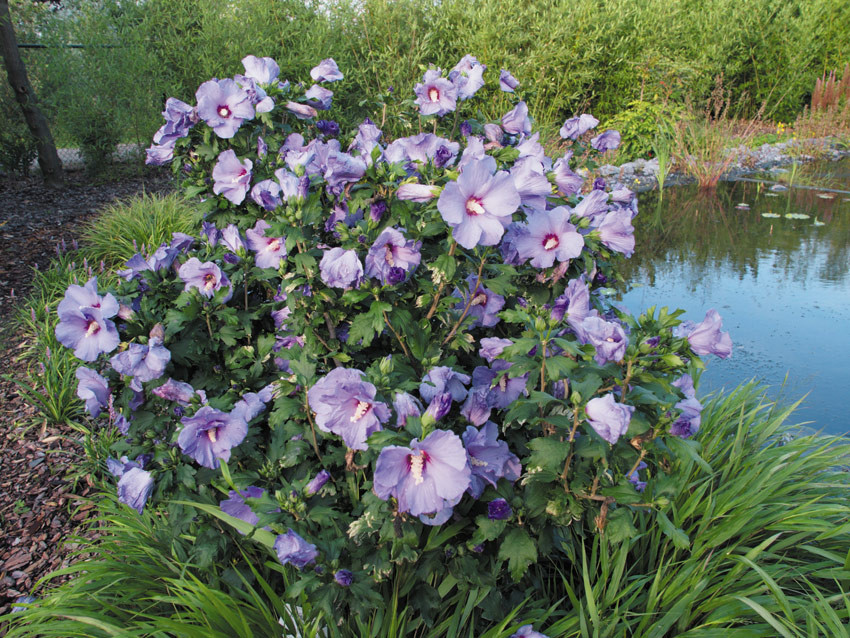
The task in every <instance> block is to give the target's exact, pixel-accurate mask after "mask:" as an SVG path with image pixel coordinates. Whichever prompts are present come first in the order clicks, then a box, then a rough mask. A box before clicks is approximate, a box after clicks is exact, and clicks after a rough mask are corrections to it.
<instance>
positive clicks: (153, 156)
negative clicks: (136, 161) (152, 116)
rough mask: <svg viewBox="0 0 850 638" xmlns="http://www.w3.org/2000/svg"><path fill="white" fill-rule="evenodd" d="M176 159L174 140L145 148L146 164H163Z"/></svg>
mask: <svg viewBox="0 0 850 638" xmlns="http://www.w3.org/2000/svg"><path fill="white" fill-rule="evenodd" d="M173 159H174V142H169V143H168V144H160V145H153V146H151V147H149V148H146V149H145V164H147V165H148V166H163V165H165V164H168V162H170V161H171V160H173Z"/></svg>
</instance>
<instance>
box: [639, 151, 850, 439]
mask: <svg viewBox="0 0 850 638" xmlns="http://www.w3.org/2000/svg"><path fill="white" fill-rule="evenodd" d="M756 179H764V180H765V181H768V182H769V183H753V182H727V183H721V184H720V185H719V186H718V190H717V193H716V195H713V196H706V195H705V194H700V193H699V192H698V190H697V189H696V188H695V187H677V188H671V189H666V190H665V192H664V195H663V198H661V199H659V196H658V193H657V192H652V193H646V194H644V195H642V196H641V197H640V214H639V215H638V216H637V217H636V218H635V221H634V223H635V232H636V237H637V246H636V251H635V254H634V255H633V256H632V258H631V259H630V260H627V263H626V266H625V273H624V274H625V276H626V281H628V282H629V283H630V284H631V288H630V290H628V291H627V292H626V293H625V294H624V295H623V297H622V300H623V303H624V305H625V306H626V307H627V308H628V309H629V310H630V311H631V312H633V313H638V312H642V311H643V310H645V309H646V308H648V307H650V306H653V305H657V306H659V307H661V306H668V307H670V308H671V309H673V308H683V309H685V310H686V311H687V312H686V314H685V316H684V318H687V319H692V320H694V321H697V322H699V321H701V320H702V319H703V317H704V316H705V313H706V311H707V310H709V309H710V308H716V309H717V310H718V312H719V313H720V314H721V316H722V317H723V328H724V330H728V331H729V332H730V334H731V336H732V341H733V343H734V349H733V352H732V356H731V357H730V358H729V359H726V360H721V359H718V358H717V357H714V356H708V357H705V360H706V362H707V364H708V369H707V370H706V372H705V373H704V374H703V375H702V379H701V382H700V394H701V395H704V394H706V393H709V392H713V391H716V390H719V389H721V388H724V387H725V388H732V387H734V386H736V385H738V384H739V383H742V382H745V381H749V380H750V379H753V378H755V379H757V380H760V381H763V382H764V383H765V384H767V385H769V386H771V387H770V390H769V394H770V395H771V396H772V397H773V398H778V399H780V400H781V401H782V402H786V403H790V402H792V401H796V400H797V399H800V398H801V397H803V396H804V395H805V399H803V402H802V404H801V405H800V407H799V408H798V410H797V412H796V413H795V415H794V417H793V418H794V420H795V422H803V421H806V422H810V423H809V424H808V425H809V427H811V428H814V429H816V430H822V431H824V432H826V433H830V434H845V433H848V432H850V362H848V358H850V159H844V160H842V161H840V162H833V163H827V164H823V163H818V164H808V165H804V166H801V167H799V168H798V169H797V170H796V171H795V172H794V174H793V175H792V174H790V172H786V173H784V174H779V173H771V174H767V175H763V176H756ZM780 180H782V181H784V182H785V183H786V184H788V183H790V188H788V189H787V190H784V191H781V192H776V191H773V190H771V184H773V183H774V182H777V181H780ZM804 187H813V188H812V189H810V188H804ZM827 188H829V189H834V190H840V191H845V192H844V193H832V192H829V191H827V190H824V189H827ZM739 204H747V205H748V206H749V209H744V208H743V207H741V208H737V206H738V205H739ZM789 216H790V217H789ZM802 216H806V217H802Z"/></svg>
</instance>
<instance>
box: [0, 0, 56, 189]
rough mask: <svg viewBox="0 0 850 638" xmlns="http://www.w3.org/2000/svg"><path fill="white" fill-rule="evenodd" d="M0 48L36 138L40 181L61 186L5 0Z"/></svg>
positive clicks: (0, 8)
mask: <svg viewBox="0 0 850 638" xmlns="http://www.w3.org/2000/svg"><path fill="white" fill-rule="evenodd" d="M0 52H2V53H3V61H4V62H5V63H6V73H7V75H8V76H9V84H10V85H11V87H12V90H13V91H14V92H15V99H16V100H17V101H18V104H20V105H21V111H23V114H24V119H25V120H26V122H27V126H28V127H29V129H30V131H31V132H32V134H33V135H34V136H35V138H36V140H38V164H39V166H40V167H41V172H42V174H43V175H44V183H45V185H47V186H50V187H52V188H62V186H63V173H62V162H60V161H59V154H58V153H57V152H56V144H55V143H54V142H53V136H52V135H51V134H50V128H49V127H48V126H47V120H46V119H44V115H42V113H41V110H39V108H38V103H37V100H36V97H35V91H34V90H33V88H32V85H31V84H30V81H29V78H28V77H27V70H26V67H24V62H23V60H22V59H21V54H20V52H19V51H18V41H17V38H15V30H14V28H13V26H12V16H11V15H10V14H9V1H8V0H0Z"/></svg>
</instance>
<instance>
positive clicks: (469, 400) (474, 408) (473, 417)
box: [460, 386, 493, 426]
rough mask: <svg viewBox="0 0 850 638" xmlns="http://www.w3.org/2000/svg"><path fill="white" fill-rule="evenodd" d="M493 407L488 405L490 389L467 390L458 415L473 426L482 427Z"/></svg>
mask: <svg viewBox="0 0 850 638" xmlns="http://www.w3.org/2000/svg"><path fill="white" fill-rule="evenodd" d="M492 411H493V406H492V404H491V403H490V388H489V387H488V386H477V387H473V388H471V389H470V390H469V393H468V394H467V395H466V401H465V402H464V404H463V407H462V408H461V409H460V415H461V416H462V417H463V418H465V419H466V420H467V421H469V422H470V423H472V424H473V425H476V426H479V425H484V424H485V423H486V422H487V419H489V418H490V413H491V412H492Z"/></svg>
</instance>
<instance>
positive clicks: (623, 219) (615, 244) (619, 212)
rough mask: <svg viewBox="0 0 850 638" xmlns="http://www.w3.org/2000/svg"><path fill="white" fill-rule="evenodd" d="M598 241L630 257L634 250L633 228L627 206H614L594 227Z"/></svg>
mask: <svg viewBox="0 0 850 638" xmlns="http://www.w3.org/2000/svg"><path fill="white" fill-rule="evenodd" d="M596 230H597V232H598V233H599V239H600V241H601V242H602V243H603V244H605V245H606V246H608V248H610V249H611V250H613V251H615V252H618V253H623V254H624V255H625V256H626V257H631V256H632V253H634V251H635V229H634V226H632V213H631V211H630V210H629V209H627V208H616V209H614V210H612V211H610V212H609V213H608V214H607V215H605V217H604V218H603V219H602V223H601V224H599V226H597V227H596Z"/></svg>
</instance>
